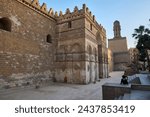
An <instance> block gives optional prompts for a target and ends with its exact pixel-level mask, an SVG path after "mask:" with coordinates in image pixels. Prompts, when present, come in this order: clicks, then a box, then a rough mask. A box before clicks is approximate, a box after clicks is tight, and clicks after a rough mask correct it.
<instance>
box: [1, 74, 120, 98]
mask: <svg viewBox="0 0 150 117" xmlns="http://www.w3.org/2000/svg"><path fill="white" fill-rule="evenodd" d="M122 75H123V72H112V73H110V76H111V77H110V78H105V79H102V80H101V81H100V82H97V83H96V84H94V83H91V84H89V85H75V84H64V83H51V84H50V86H47V87H42V88H39V89H35V88H33V87H28V88H27V87H26V88H19V89H18V88H17V89H5V90H0V99H1V100H101V99H102V87H101V86H102V85H103V84H104V83H106V82H107V83H120V80H121V76H122Z"/></svg>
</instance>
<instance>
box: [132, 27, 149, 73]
mask: <svg viewBox="0 0 150 117" xmlns="http://www.w3.org/2000/svg"><path fill="white" fill-rule="evenodd" d="M132 36H133V37H134V38H135V39H137V40H138V42H137V45H136V48H137V49H138V50H139V53H140V56H139V60H140V61H143V62H144V63H145V61H146V59H147V63H148V69H149V71H150V58H149V55H148V50H150V30H149V29H148V28H145V26H139V28H136V29H134V34H132Z"/></svg>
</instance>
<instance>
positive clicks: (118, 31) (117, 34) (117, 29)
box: [113, 20, 121, 38]
mask: <svg viewBox="0 0 150 117" xmlns="http://www.w3.org/2000/svg"><path fill="white" fill-rule="evenodd" d="M113 30H114V38H118V37H121V26H120V22H119V21H118V20H116V21H115V22H114V29H113Z"/></svg>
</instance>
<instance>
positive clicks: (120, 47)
mask: <svg viewBox="0 0 150 117" xmlns="http://www.w3.org/2000/svg"><path fill="white" fill-rule="evenodd" d="M113 31H114V38H112V39H109V40H108V48H109V49H110V50H111V51H112V53H113V62H114V67H113V70H114V71H124V70H125V69H126V67H127V64H128V63H129V52H128V47H127V39H126V37H122V36H121V26H120V22H119V21H115V22H114V27H113Z"/></svg>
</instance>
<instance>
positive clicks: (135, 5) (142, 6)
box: [39, 0, 150, 48]
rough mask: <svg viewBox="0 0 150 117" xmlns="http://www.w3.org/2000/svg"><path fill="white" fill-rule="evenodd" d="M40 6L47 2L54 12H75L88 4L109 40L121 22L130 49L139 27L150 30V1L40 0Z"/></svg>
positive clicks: (122, 33) (133, 44)
mask: <svg viewBox="0 0 150 117" xmlns="http://www.w3.org/2000/svg"><path fill="white" fill-rule="evenodd" d="M39 1H40V4H42V3H43V2H45V3H46V4H47V7H48V9H49V8H53V9H54V11H60V10H62V11H63V13H64V12H65V11H66V8H70V10H71V11H73V9H74V7H75V6H78V8H82V4H84V3H85V4H86V5H87V6H88V7H89V9H90V11H91V12H92V14H93V15H95V16H96V20H97V22H98V23H100V24H102V26H103V27H104V28H105V29H106V31H107V38H108V39H109V38H112V37H113V22H114V21H115V20H119V21H120V24H121V35H122V36H123V37H124V36H126V37H127V39H128V40H127V41H128V48H130V47H135V39H134V38H132V34H133V33H134V29H135V28H137V27H139V25H145V26H146V27H149V28H150V25H149V24H150V22H149V19H150V0H39Z"/></svg>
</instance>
